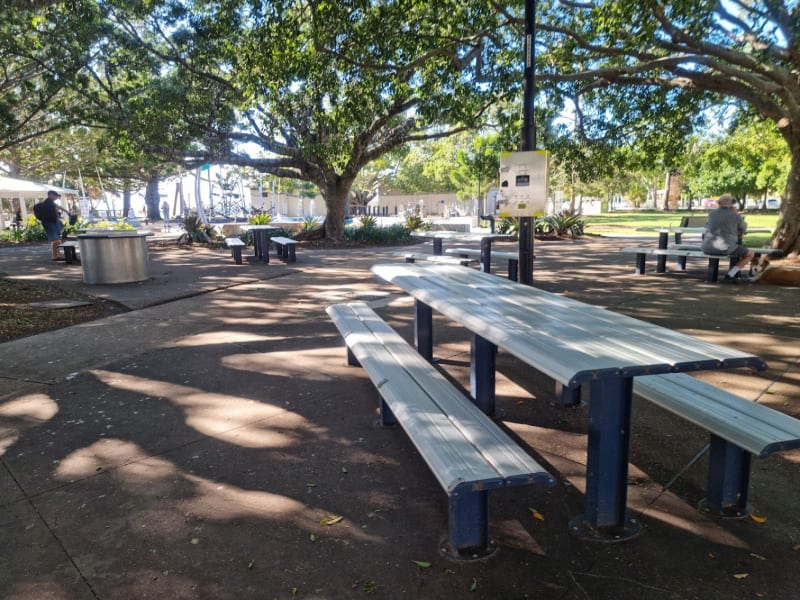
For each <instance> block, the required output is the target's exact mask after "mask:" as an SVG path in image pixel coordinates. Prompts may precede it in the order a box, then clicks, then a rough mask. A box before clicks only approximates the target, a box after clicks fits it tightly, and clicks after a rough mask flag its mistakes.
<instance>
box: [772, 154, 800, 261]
mask: <svg viewBox="0 0 800 600" xmlns="http://www.w3.org/2000/svg"><path fill="white" fill-rule="evenodd" d="M790 147H791V150H792V167H791V169H790V170H789V179H788V180H787V182H786V192H785V193H784V196H783V201H782V202H781V208H780V216H779V217H778V224H777V225H776V227H775V232H774V233H773V234H772V240H770V246H771V247H773V248H780V249H782V250H783V253H784V254H790V253H794V254H800V140H797V141H796V142H795V143H790Z"/></svg>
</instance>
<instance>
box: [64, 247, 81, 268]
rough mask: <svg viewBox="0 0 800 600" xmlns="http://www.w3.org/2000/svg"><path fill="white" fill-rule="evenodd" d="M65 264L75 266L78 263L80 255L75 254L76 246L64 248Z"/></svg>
mask: <svg viewBox="0 0 800 600" xmlns="http://www.w3.org/2000/svg"><path fill="white" fill-rule="evenodd" d="M64 262H65V263H67V264H68V265H74V264H75V263H77V262H78V254H77V252H75V246H64Z"/></svg>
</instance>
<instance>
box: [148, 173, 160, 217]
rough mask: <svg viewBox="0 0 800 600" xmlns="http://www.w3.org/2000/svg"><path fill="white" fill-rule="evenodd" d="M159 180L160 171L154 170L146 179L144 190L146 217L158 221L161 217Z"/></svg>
mask: <svg viewBox="0 0 800 600" xmlns="http://www.w3.org/2000/svg"><path fill="white" fill-rule="evenodd" d="M160 181H161V173H159V172H158V171H154V172H153V173H151V175H150V179H149V180H148V181H147V187H146V188H145V192H144V203H145V205H146V206H147V218H148V219H152V220H153V221H158V220H159V219H160V218H161V213H160V212H159V204H160V200H161V197H160V196H159V195H158V184H159V182H160Z"/></svg>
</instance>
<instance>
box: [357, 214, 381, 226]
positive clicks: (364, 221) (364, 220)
mask: <svg viewBox="0 0 800 600" xmlns="http://www.w3.org/2000/svg"><path fill="white" fill-rule="evenodd" d="M360 222H361V227H363V228H364V229H376V228H377V227H378V219H377V218H376V217H373V216H372V215H364V216H363V217H361V219H360Z"/></svg>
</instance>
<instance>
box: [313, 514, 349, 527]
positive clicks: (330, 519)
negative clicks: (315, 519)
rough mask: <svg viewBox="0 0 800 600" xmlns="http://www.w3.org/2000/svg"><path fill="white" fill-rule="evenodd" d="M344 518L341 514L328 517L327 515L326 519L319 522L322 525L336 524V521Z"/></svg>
mask: <svg viewBox="0 0 800 600" xmlns="http://www.w3.org/2000/svg"><path fill="white" fill-rule="evenodd" d="M342 519H344V517H342V516H341V515H328V516H327V517H325V518H324V519H322V520H321V521H320V522H319V524H320V525H333V524H335V523H338V522H339V521H341V520H342Z"/></svg>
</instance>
